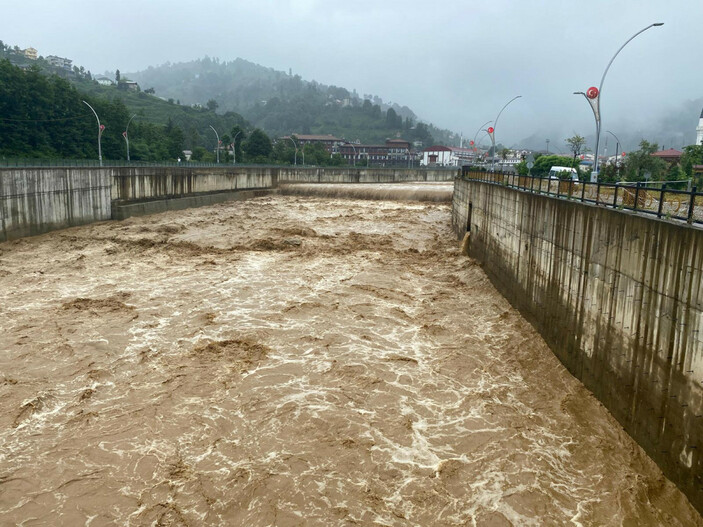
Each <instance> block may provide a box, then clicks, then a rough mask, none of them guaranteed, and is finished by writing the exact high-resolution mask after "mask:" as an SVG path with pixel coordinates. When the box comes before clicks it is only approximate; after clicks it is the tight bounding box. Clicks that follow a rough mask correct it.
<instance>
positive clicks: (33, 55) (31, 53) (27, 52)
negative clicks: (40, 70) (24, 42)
mask: <svg viewBox="0 0 703 527" xmlns="http://www.w3.org/2000/svg"><path fill="white" fill-rule="evenodd" d="M22 54H23V55H24V56H25V57H27V58H28V59H29V60H37V50H36V49H34V48H31V47H30V48H27V49H23V50H22Z"/></svg>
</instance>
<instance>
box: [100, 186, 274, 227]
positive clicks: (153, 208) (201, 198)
mask: <svg viewBox="0 0 703 527" xmlns="http://www.w3.org/2000/svg"><path fill="white" fill-rule="evenodd" d="M276 193H278V190H276V189H262V190H235V191H232V192H217V193H215V194H200V195H196V196H186V197H183V198H170V199H160V200H154V201H138V202H136V203H134V202H131V203H123V202H117V201H116V202H114V203H113V205H112V219H113V220H124V219H127V218H131V217H132V216H146V215H148V214H158V213H161V212H166V211H169V210H184V209H192V208H195V207H205V206H208V205H214V204H216V203H224V202H225V201H242V200H245V199H251V198H258V197H261V196H266V195H268V194H276Z"/></svg>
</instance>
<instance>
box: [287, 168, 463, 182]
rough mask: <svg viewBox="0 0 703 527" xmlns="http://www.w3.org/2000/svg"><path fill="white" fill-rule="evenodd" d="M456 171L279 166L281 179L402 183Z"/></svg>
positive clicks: (442, 176)
mask: <svg viewBox="0 0 703 527" xmlns="http://www.w3.org/2000/svg"><path fill="white" fill-rule="evenodd" d="M458 174H459V172H458V171H457V170H456V169H451V168H375V167H369V168H351V167H324V168H323V167H311V168H297V167H281V168H279V169H278V181H279V182H281V183H404V182H412V181H453V180H454V178H455V177H457V175H458Z"/></svg>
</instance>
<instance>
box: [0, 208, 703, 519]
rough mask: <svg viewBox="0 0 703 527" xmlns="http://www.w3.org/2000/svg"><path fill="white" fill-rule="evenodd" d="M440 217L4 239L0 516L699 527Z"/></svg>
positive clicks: (118, 226)
mask: <svg viewBox="0 0 703 527" xmlns="http://www.w3.org/2000/svg"><path fill="white" fill-rule="evenodd" d="M449 217H450V209H449V206H448V205H447V204H438V203H429V204H428V203H404V202H394V201H361V200H343V199H329V198H327V199H326V198H319V197H300V196H272V197H264V198H257V199H252V200H250V201H245V202H231V203H225V204H221V205H217V206H212V207H206V208H200V209H190V210H187V211H179V212H169V213H164V214H159V215H153V216H149V217H142V218H132V219H129V220H126V221H122V222H106V223H101V224H94V225H91V226H86V227H79V228H73V229H68V230H64V231H59V232H54V233H51V234H47V235H43V236H38V237H34V238H28V239H23V240H19V241H15V242H9V243H4V244H0V286H1V287H0V329H1V331H0V401H1V404H0V524H2V525H14V524H21V525H90V526H99V525H113V524H119V525H193V526H195V525H234V526H238V525H241V526H269V525H276V526H299V525H300V526H302V525H310V526H313V525H325V526H337V525H339V526H347V525H349V526H351V525H378V526H405V525H417V526H445V525H446V526H449V525H482V526H501V525H511V524H512V525H516V526H517V525H520V526H522V525H703V522H701V518H700V516H699V515H698V513H697V512H696V511H695V510H694V509H693V508H692V507H691V505H690V504H689V502H688V501H687V500H686V498H685V497H684V496H683V495H682V494H681V493H680V492H679V491H678V490H677V489H676V487H675V486H674V485H673V484H672V483H671V482H670V481H668V480H667V479H665V478H664V477H663V476H662V473H661V471H660V470H659V469H658V468H657V467H656V465H655V464H654V463H653V462H652V461H651V460H650V459H649V458H648V457H647V456H646V455H645V454H644V452H643V451H642V450H641V449H640V448H639V447H638V446H637V445H636V444H635V443H634V442H633V441H632V440H631V439H630V438H629V436H627V434H626V433H625V432H624V431H623V430H622V428H621V427H620V426H619V425H618V423H617V422H616V421H615V420H614V419H613V418H612V417H611V416H610V414H609V413H608V412H607V411H606V410H605V409H604V408H603V407H602V405H600V404H599V403H598V401H597V400H595V399H594V397H593V396H591V395H590V394H589V392H588V391H587V390H586V389H585V388H584V387H583V386H582V385H581V384H580V383H579V382H578V381H576V380H575V379H574V378H573V377H571V376H570V375H569V374H568V372H566V371H565V369H564V368H563V366H562V365H561V364H560V363H559V361H558V360H557V359H556V358H555V357H554V355H553V354H552V353H551V351H550V350H549V348H548V347H547V346H546V344H545V343H544V341H543V340H542V339H541V338H540V337H539V335H538V334H537V333H536V332H535V331H534V330H533V328H532V327H531V326H530V325H529V324H528V323H527V322H525V320H523V318H522V317H521V316H520V314H519V313H518V312H516V311H515V310H514V309H512V308H511V306H510V305H509V304H508V302H507V301H506V300H505V299H503V298H502V297H501V296H500V295H499V294H498V293H497V292H496V291H495V289H494V288H493V287H492V285H491V284H490V282H489V281H488V279H487V278H486V276H485V274H484V273H483V271H482V269H481V267H480V266H478V265H477V264H476V263H475V262H474V261H472V260H471V259H469V258H467V257H464V256H461V255H460V254H459V250H458V242H457V241H456V240H455V238H454V236H453V235H452V233H451V231H450V228H449Z"/></svg>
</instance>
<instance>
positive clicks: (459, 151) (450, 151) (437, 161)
mask: <svg viewBox="0 0 703 527" xmlns="http://www.w3.org/2000/svg"><path fill="white" fill-rule="evenodd" d="M480 155H481V154H479V153H478V151H476V150H474V149H473V148H461V147H458V146H443V145H433V146H430V147H427V148H425V149H424V150H423V151H422V161H420V164H421V165H423V166H443V167H460V166H463V165H470V164H473V163H475V162H476V161H477V159H478V157H479V156H480Z"/></svg>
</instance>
